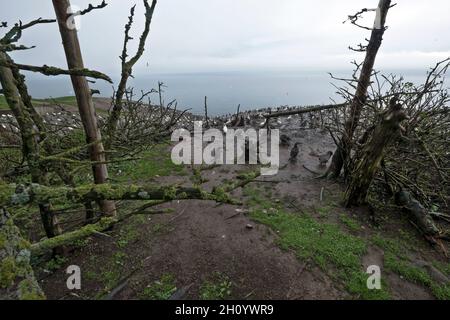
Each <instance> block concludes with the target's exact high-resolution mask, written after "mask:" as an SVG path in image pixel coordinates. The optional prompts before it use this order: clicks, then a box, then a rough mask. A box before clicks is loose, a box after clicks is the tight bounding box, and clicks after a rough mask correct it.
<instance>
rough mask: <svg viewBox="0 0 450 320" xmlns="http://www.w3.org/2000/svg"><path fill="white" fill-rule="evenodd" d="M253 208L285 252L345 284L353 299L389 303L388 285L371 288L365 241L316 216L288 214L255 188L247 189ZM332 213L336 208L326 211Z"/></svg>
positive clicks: (252, 214)
mask: <svg viewBox="0 0 450 320" xmlns="http://www.w3.org/2000/svg"><path fill="white" fill-rule="evenodd" d="M244 195H245V196H246V197H247V198H248V201H249V203H250V205H251V206H252V207H253V209H252V210H251V214H250V216H251V217H252V219H254V220H256V221H257V222H260V223H263V224H265V225H267V226H269V227H270V228H272V229H273V230H274V231H276V232H277V234H278V235H279V238H278V239H277V242H278V244H279V246H280V247H281V248H282V249H289V250H293V251H295V252H296V254H297V256H298V257H299V258H300V259H302V260H309V261H312V262H314V263H315V264H316V265H317V266H319V268H321V269H322V270H323V271H324V272H326V273H327V274H329V275H330V276H331V277H332V278H334V279H336V280H339V281H341V282H342V283H343V284H344V286H345V288H346V289H347V290H348V292H349V293H351V294H352V295H353V296H355V297H357V298H360V299H388V298H389V292H388V291H387V289H386V285H383V286H382V289H381V290H369V289H368V288H367V279H368V277H369V275H368V274H366V273H365V270H363V268H362V264H361V259H362V256H363V255H364V254H365V253H366V251H367V245H366V242H365V240H363V239H362V238H359V237H357V236H353V235H351V234H348V233H346V232H344V231H342V230H341V228H340V226H339V225H337V224H332V223H322V222H319V221H317V220H316V219H314V218H313V217H312V216H309V215H305V214H293V213H289V212H286V211H285V210H284V209H282V208H281V205H279V204H274V203H272V202H271V201H268V200H267V199H264V198H263V197H262V196H261V193H260V192H259V191H258V190H257V189H254V188H251V187H248V188H245V189H244ZM323 208H324V209H323V210H324V211H326V212H330V211H331V210H332V209H333V206H331V205H330V206H326V207H323Z"/></svg>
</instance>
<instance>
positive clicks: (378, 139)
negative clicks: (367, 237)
mask: <svg viewBox="0 0 450 320" xmlns="http://www.w3.org/2000/svg"><path fill="white" fill-rule="evenodd" d="M406 118H407V116H406V114H405V113H404V111H403V110H402V106H401V105H400V104H399V103H398V102H397V99H396V98H393V99H391V101H390V106H389V109H388V110H387V111H386V112H385V113H384V114H383V115H382V120H381V122H380V123H379V124H378V125H377V126H376V127H375V129H374V130H373V133H372V135H371V137H370V138H369V140H368V141H367V142H366V144H365V145H364V147H363V148H362V149H361V151H360V152H359V153H357V154H356V156H355V159H356V160H355V166H354V170H353V171H352V173H351V177H350V183H349V185H348V187H347V190H346V192H345V205H346V206H347V207H350V206H359V205H363V204H366V203H367V194H368V191H369V188H370V185H371V184H372V181H373V179H374V177H375V174H376V173H377V170H378V168H379V167H380V164H381V160H382V159H383V157H384V150H385V149H386V147H387V146H388V145H389V143H390V142H391V141H392V140H393V139H394V138H395V137H396V136H397V134H398V132H399V129H400V123H401V122H402V121H403V120H404V119H406Z"/></svg>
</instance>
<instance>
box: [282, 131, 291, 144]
mask: <svg viewBox="0 0 450 320" xmlns="http://www.w3.org/2000/svg"><path fill="white" fill-rule="evenodd" d="M290 143H291V138H289V137H288V136H287V135H285V134H282V135H281V136H280V146H282V147H289V144H290Z"/></svg>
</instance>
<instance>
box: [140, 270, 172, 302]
mask: <svg viewBox="0 0 450 320" xmlns="http://www.w3.org/2000/svg"><path fill="white" fill-rule="evenodd" d="M176 290H177V286H176V285H175V278H174V276H173V275H171V274H164V275H163V276H162V277H161V279H160V280H157V281H155V282H153V283H152V284H150V285H148V286H147V287H146V288H145V289H144V291H143V292H142V294H141V296H140V298H141V299H143V300H167V299H169V298H170V297H171V296H172V294H174V292H175V291H176Z"/></svg>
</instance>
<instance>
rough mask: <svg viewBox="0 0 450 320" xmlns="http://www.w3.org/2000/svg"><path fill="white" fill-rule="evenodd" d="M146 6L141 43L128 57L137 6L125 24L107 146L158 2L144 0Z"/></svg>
mask: <svg viewBox="0 0 450 320" xmlns="http://www.w3.org/2000/svg"><path fill="white" fill-rule="evenodd" d="M143 1H144V6H145V26H144V31H143V32H142V34H141V37H140V38H139V45H138V49H137V51H136V54H135V55H134V56H133V57H131V58H130V59H128V42H129V41H130V40H132V38H131V36H130V30H131V26H132V25H133V21H134V13H135V8H136V6H133V7H132V8H131V11H130V16H129V18H128V22H127V24H126V25H125V38H124V41H123V49H122V55H121V56H120V60H121V61H122V75H121V78H120V82H119V86H118V88H117V91H116V93H115V96H114V101H113V106H112V110H111V114H110V117H109V119H108V123H107V127H106V136H107V139H108V141H107V143H106V146H107V147H109V146H110V145H111V142H112V140H113V139H114V135H115V134H116V129H117V124H118V122H119V119H120V114H121V112H122V109H123V100H124V96H125V94H126V91H127V82H128V79H129V78H130V77H131V76H132V73H133V67H134V65H135V64H136V63H137V62H138V61H139V59H140V58H141V57H142V55H143V54H144V51H145V44H146V41H147V38H148V35H149V33H150V25H151V23H152V18H153V12H154V11H155V7H156V4H157V0H152V4H151V5H150V4H149V1H148V0H143Z"/></svg>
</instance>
